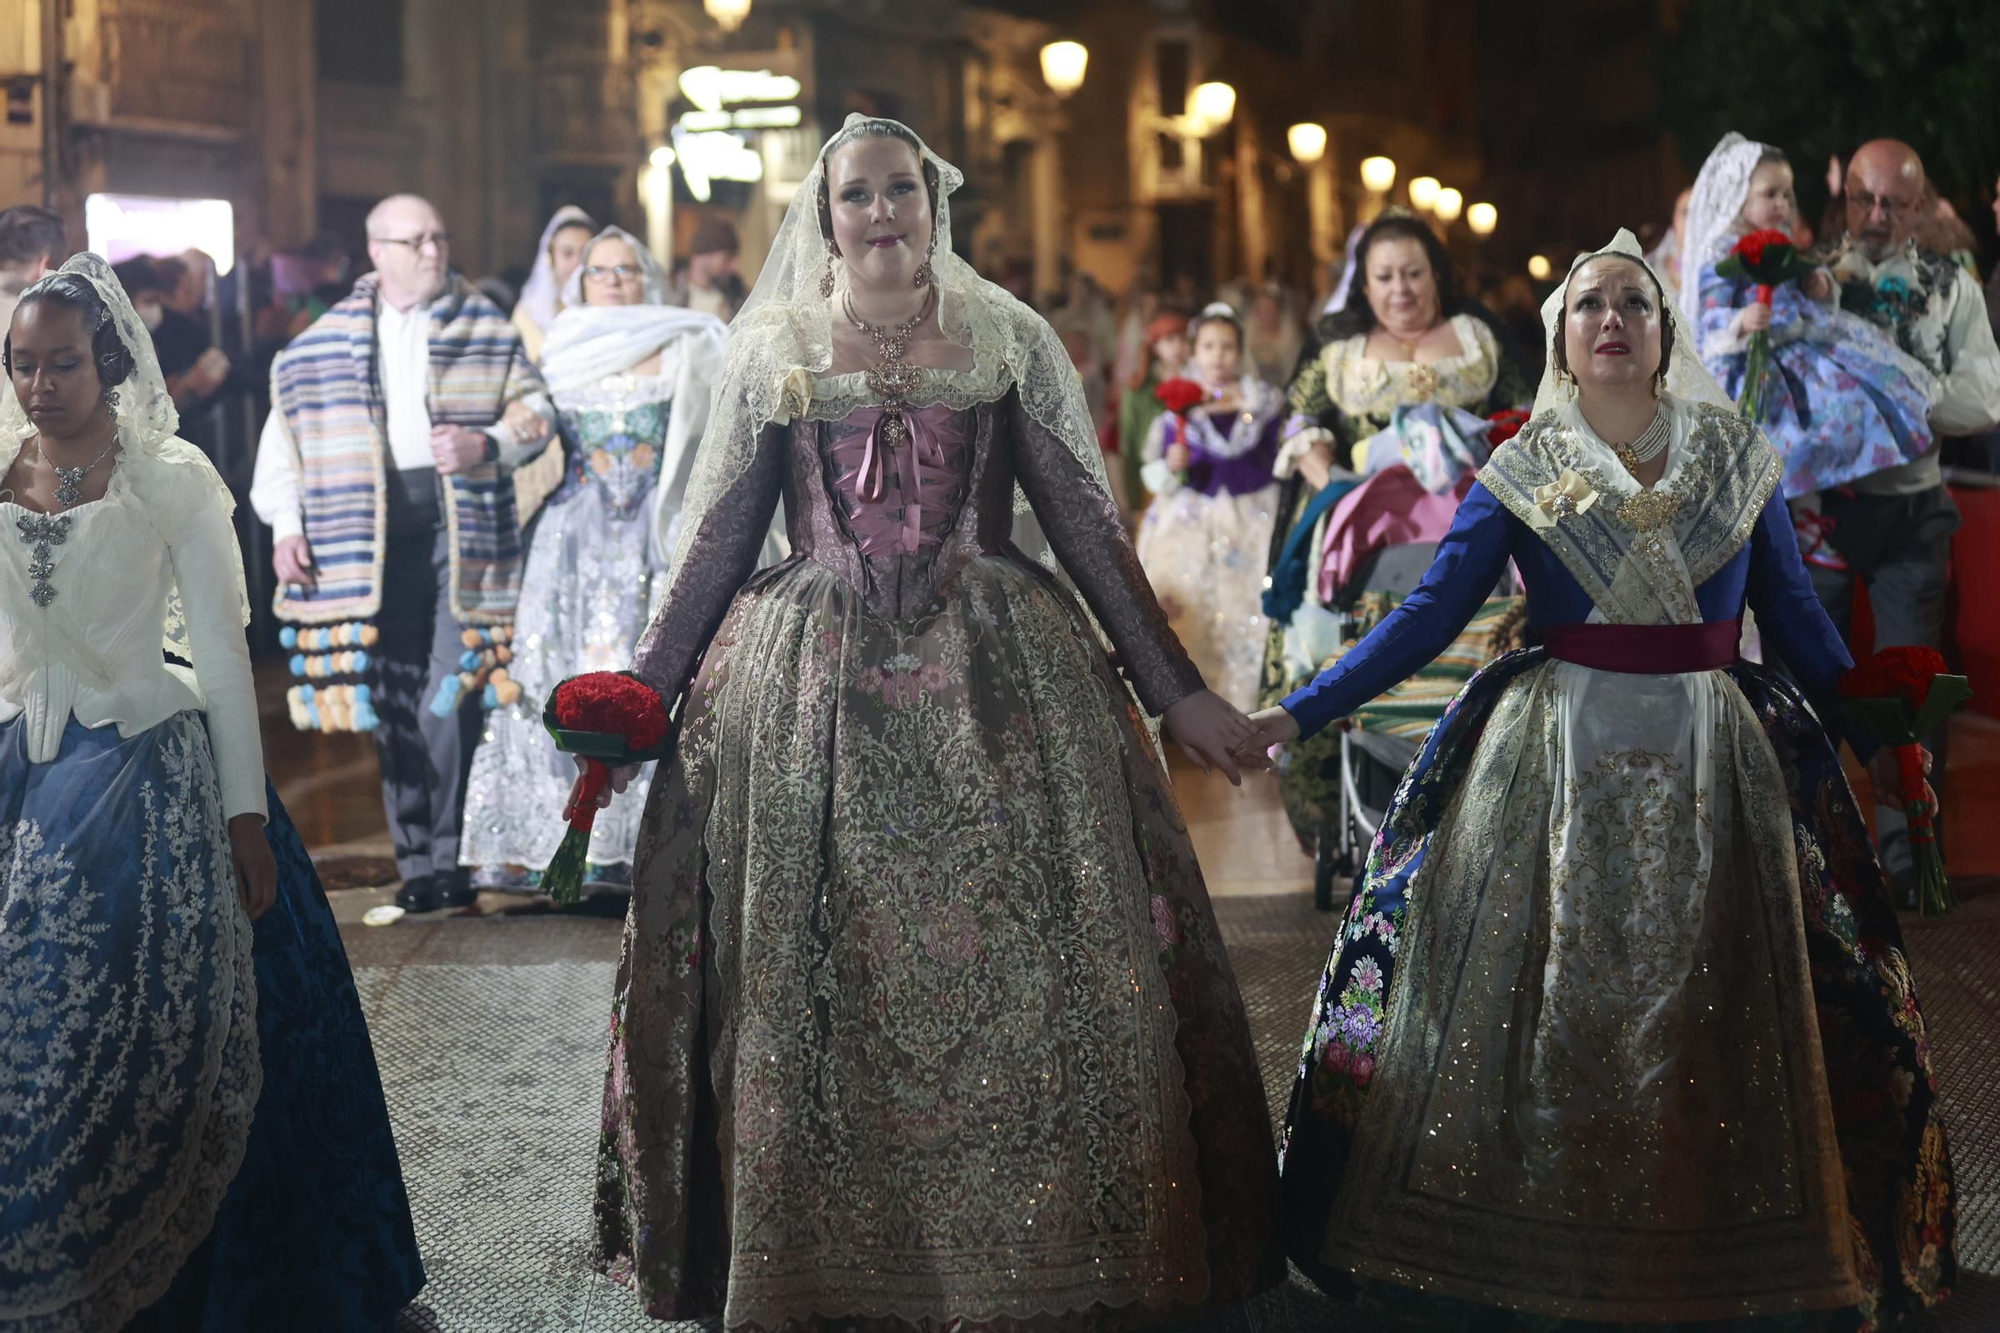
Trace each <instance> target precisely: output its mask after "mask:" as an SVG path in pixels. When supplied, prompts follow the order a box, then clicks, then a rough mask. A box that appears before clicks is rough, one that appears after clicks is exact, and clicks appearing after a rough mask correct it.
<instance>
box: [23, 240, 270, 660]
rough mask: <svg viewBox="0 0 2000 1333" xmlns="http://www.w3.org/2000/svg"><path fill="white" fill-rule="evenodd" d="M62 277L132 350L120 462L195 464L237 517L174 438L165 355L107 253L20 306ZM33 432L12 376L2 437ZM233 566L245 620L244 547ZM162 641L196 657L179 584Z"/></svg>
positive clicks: (210, 478) (225, 494)
mask: <svg viewBox="0 0 2000 1333" xmlns="http://www.w3.org/2000/svg"><path fill="white" fill-rule="evenodd" d="M64 274H71V275H74V276H76V277H79V278H82V279H83V280H84V281H85V282H88V283H89V284H90V285H91V286H92V287H93V288H95V289H96V291H97V295H98V297H99V299H101V300H102V301H103V302H104V308H105V310H106V312H107V315H108V318H109V319H110V321H111V323H112V325H113V327H115V328H116V329H117V330H118V340H119V341H120V342H122V343H124V344H125V350H126V351H128V352H130V353H131V354H132V373H131V374H130V375H127V376H126V377H125V382H124V383H123V384H120V385H118V386H117V392H118V405H117V407H116V408H114V409H113V415H114V416H115V417H116V418H117V421H118V445H119V451H120V454H121V458H120V459H119V464H120V466H123V465H124V462H125V459H126V458H129V457H137V458H140V459H145V460H148V461H151V462H155V463H161V464H165V465H167V466H171V467H186V468H190V469H193V470H194V472H195V473H196V474H198V475H200V476H201V477H202V478H203V480H205V481H207V482H208V483H209V484H210V485H211V486H212V488H213V490H214V494H215V500H216V503H218V504H220V505H221V506H222V512H223V513H224V514H225V515H230V516H233V515H234V514H235V513H236V497H234V496H233V495H231V494H230V493H229V487H228V486H226V485H225V484H224V483H223V480H222V477H221V475H220V474H219V473H217V472H216V470H215V465H214V464H212V463H210V462H209V461H208V456H207V455H206V454H204V453H202V452H201V450H199V449H197V448H195V447H194V446H193V445H191V444H189V443H188V442H187V441H186V440H181V439H176V438H175V436H174V432H175V431H177V430H179V429H180V424H181V414H180V413H179V412H178V411H177V410H176V409H175V407H174V399H173V395H172V394H169V393H168V392H167V381H166V377H165V376H164V375H162V374H161V373H160V358H159V357H158V356H157V355H155V354H154V352H153V335H152V334H150V333H148V332H147V331H146V326H145V324H144V322H142V321H141V320H140V318H139V312H138V311H137V310H134V309H133V308H132V301H131V298H129V297H127V296H126V295H125V286H124V284H123V283H121V282H119V281H118V277H117V275H116V274H114V273H113V272H112V271H111V265H109V264H107V263H106V262H105V261H104V259H103V257H102V256H100V255H95V254H92V253H90V252H89V251H85V252H84V253H82V254H80V255H77V256H75V257H74V258H72V259H71V260H69V262H67V263H65V264H64V265H63V266H62V267H61V268H59V269H57V270H56V271H55V272H54V273H52V274H50V275H49V276H48V277H45V278H43V279H42V280H41V281H40V282H37V283H35V284H33V285H32V286H30V287H29V288H28V289H27V290H26V291H24V292H22V293H21V301H22V303H23V304H25V303H26V302H28V301H30V300H32V299H34V296H35V293H36V291H37V290H38V289H39V288H42V287H44V286H46V285H47V284H48V283H49V282H51V281H52V280H53V279H55V278H58V277H60V276H62V275H64ZM34 433H35V427H34V424H33V423H32V422H30V421H29V420H28V413H27V409H25V408H24V407H22V405H21V402H20V400H19V399H18V398H16V397H15V396H14V386H13V377H12V376H8V377H7V386H6V390H5V392H4V393H0V439H6V440H14V441H19V440H25V439H26V438H27V437H28V436H30V435H33V434H34ZM141 466H143V464H142V465H141ZM230 540H231V542H232V543H233V542H234V541H235V537H234V534H233V533H232V535H231V538H230ZM235 569H236V598H237V602H238V604H239V605H240V606H241V608H242V616H243V624H245V625H248V624H249V623H250V593H249V589H248V588H247V587H246V586H245V583H244V577H243V556H242V552H241V551H240V550H239V551H238V552H237V556H236V561H235ZM161 642H162V644H163V645H164V647H165V648H166V650H167V651H168V652H170V653H173V654H174V655H175V656H177V657H179V658H182V659H183V660H185V661H193V660H194V658H193V653H192V650H191V648H190V646H189V643H188V632H187V619H186V616H185V614H184V613H183V611H182V608H181V594H180V589H179V587H175V588H174V590H173V591H172V592H171V593H170V594H169V595H168V597H167V611H166V621H165V623H164V624H163V625H162V626H161Z"/></svg>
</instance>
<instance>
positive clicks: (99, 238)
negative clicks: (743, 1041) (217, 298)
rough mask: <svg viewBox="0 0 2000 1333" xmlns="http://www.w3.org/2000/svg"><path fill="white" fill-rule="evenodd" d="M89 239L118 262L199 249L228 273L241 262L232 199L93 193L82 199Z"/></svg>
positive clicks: (217, 271)
mask: <svg viewBox="0 0 2000 1333" xmlns="http://www.w3.org/2000/svg"><path fill="white" fill-rule="evenodd" d="M83 229H84V236H85V238H86V243H87V244H88V245H89V246H90V248H91V249H92V250H94V251H96V252H97V253H98V254H100V255H103V256H104V257H105V258H106V259H108V260H110V261H111V262H112V263H114V264H118V263H122V262H124V261H125V260H127V259H132V258H135V257H137V256H139V255H158V256H165V255H178V254H180V253H182V252H183V251H187V250H199V251H201V252H202V253H203V254H205V255H207V256H208V257H209V258H210V259H211V260H213V261H214V262H215V275H216V276H217V277H223V276H225V275H227V274H228V272H229V270H230V269H232V268H234V267H235V266H236V211H235V210H234V209H233V208H231V207H230V205H229V201H228V200H227V199H165V198H160V197H158V196H155V195H145V194H93V195H91V196H89V197H88V198H86V199H85V200H84V201H83Z"/></svg>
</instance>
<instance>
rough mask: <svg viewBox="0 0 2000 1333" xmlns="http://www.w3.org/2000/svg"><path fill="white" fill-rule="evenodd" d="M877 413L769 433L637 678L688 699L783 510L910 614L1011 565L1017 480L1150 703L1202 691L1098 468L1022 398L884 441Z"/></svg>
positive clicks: (810, 554) (719, 512)
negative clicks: (778, 509) (988, 568)
mask: <svg viewBox="0 0 2000 1333" xmlns="http://www.w3.org/2000/svg"><path fill="white" fill-rule="evenodd" d="M881 415H882V412H881V408H880V407H879V406H866V407H862V408H859V409H857V410H856V411H854V412H852V413H850V414H849V415H848V416H847V417H846V418H845V419H843V420H840V421H816V420H812V419H808V418H796V419H794V420H793V421H791V422H790V423H789V424H787V425H782V426H780V425H775V424H772V425H766V426H765V427H764V429H763V431H762V432H761V433H760V435H759V437H758V444H757V454H756V457H755V459H754V460H753V462H752V464H751V465H750V466H749V467H748V468H746V469H745V470H744V472H743V474H742V475H741V476H739V477H738V478H736V480H735V481H734V482H733V483H732V484H731V486H730V489H729V490H728V492H727V493H726V494H725V495H724V496H723V497H722V498H721V499H719V500H718V501H717V502H716V503H715V504H714V505H713V506H712V507H711V508H710V509H709V510H708V511H707V512H706V513H705V514H704V515H703V516H702V518H701V521H700V526H699V528H698V529H697V530H696V531H695V533H694V534H693V536H692V538H691V539H690V540H688V541H687V542H686V543H685V550H684V551H683V552H682V554H681V559H682V561H683V562H684V565H685V566H686V567H685V568H683V569H679V570H676V571H675V578H674V583H673V589H672V592H671V593H670V594H669V596H668V598H667V600H666V602H665V603H664V604H663V605H662V606H661V608H660V611H659V614H658V615H657V616H656V617H655V618H654V621H653V624H652V626H651V628H649V629H648V630H647V631H646V633H645V635H644V636H643V637H642V638H641V639H640V642H639V646H638V648H637V650H636V652H635V653H634V656H633V670H634V671H635V672H636V673H637V674H638V675H639V676H641V677H642V678H644V679H645V680H646V681H647V682H648V683H650V684H652V685H653V686H654V688H656V689H658V690H659V691H660V693H661V694H662V696H663V697H665V698H666V699H667V700H668V701H669V703H671V702H672V701H674V700H676V699H678V698H679V697H680V694H681V691H682V689H683V688H684V686H685V683H686V681H687V680H688V679H689V678H690V677H691V676H692V674H693V672H694V669H695V666H696V665H697V663H698V661H699V659H700V656H701V654H702V652H703V651H704V650H705V648H706V647H707V644H708V640H709V638H710V636H711V635H713V634H714V632H715V629H716V627H717V626H718V625H719V624H720V623H721V621H722V617H723V614H724V613H725V612H726V611H727V610H728V609H729V605H730V603H731V601H732V600H733V599H734V598H735V596H736V594H737V592H738V590H740V589H742V588H743V587H744V586H745V584H746V583H750V582H751V581H752V580H751V575H752V573H753V572H754V571H755V568H756V561H757V553H758V549H759V546H760V544H761V541H762V534H763V533H764V531H765V529H766V527H767V526H768V524H769V521H770V515H771V511H772V508H773V507H774V506H776V505H777V504H778V503H779V502H780V500H782V501H783V503H784V505H785V518H786V527H787V530H788V532H789V535H790V538H791V545H792V558H791V559H790V560H788V561H786V562H785V563H784V564H782V565H779V566H777V567H776V568H774V569H771V570H766V571H764V572H763V573H761V574H757V576H756V583H757V584H758V585H762V584H763V583H764V582H765V581H766V580H770V579H775V578H780V577H783V576H784V574H785V573H786V572H787V571H789V570H791V569H794V568H796V567H797V565H798V564H799V562H801V561H811V562H813V563H816V564H818V565H821V566H823V567H825V568H827V569H829V570H831V571H833V572H834V573H836V574H838V575H839V576H840V577H841V578H842V579H843V580H844V581H845V582H846V583H848V584H849V585H850V586H851V587H853V589H854V590H855V592H856V594H857V595H858V596H859V597H860V599H861V601H862V603H863V605H864V607H865V608H866V610H867V611H868V613H869V614H871V615H873V616H876V617H878V618H880V619H883V620H889V621H909V620H914V619H917V618H919V617H922V616H924V615H926V614H929V613H930V612H932V611H934V610H936V609H937V608H938V607H939V606H940V605H941V604H942V601H943V599H945V598H948V597H950V596H953V595H954V593H955V591H956V586H957V582H958V580H959V578H960V577H961V575H963V574H964V572H965V570H966V568H967V566H968V565H970V564H972V563H973V562H974V561H975V560H978V559H981V558H995V557H998V558H1007V559H1011V560H1014V561H1017V562H1019V563H1021V564H1022V565H1025V566H1027V567H1029V568H1034V569H1039V568H1040V567H1039V566H1038V565H1036V564H1035V563H1034V562H1033V561H1031V560H1029V559H1028V557H1027V556H1025V555H1023V554H1022V553H1021V551H1020V550H1019V549H1018V548H1017V547H1015V546H1014V544H1013V542H1012V540H1011V538H1012V533H1013V524H1014V490H1015V485H1016V483H1017V482H1018V483H1019V485H1020V487H1021V489H1022V490H1023V491H1025V492H1026V493H1027V496H1028V500H1029V502H1030V503H1031V504H1032V505H1033V506H1034V510H1035V516H1036V518H1037V519H1038V520H1039V521H1040V523H1041V527H1042V531H1043V533H1044V535H1045V536H1046V537H1047V538H1048V541H1049V545H1050V547H1051V548H1052V549H1053V550H1054V551H1055V553H1056V555H1057V557H1058V558H1059V559H1060V560H1061V561H1062V564H1063V568H1064V570H1065V572H1067V573H1068V575H1069V576H1070V579H1071V580H1072V581H1073V582H1074V583H1075V585H1076V588H1077V590H1078V591H1079V592H1081V593H1082V594H1083V596H1084V599H1085V600H1086V601H1087V602H1088V603H1089V604H1090V609H1091V610H1092V611H1093V612H1094V613H1095V614H1096V616H1097V619H1098V621H1099V623H1100V624H1102V625H1103V626H1104V630H1105V633H1106V634H1107V635H1108V636H1109V637H1110V639H1111V642H1112V644H1113V645H1114V647H1115V648H1116V649H1117V657H1118V661H1119V664H1120V666H1121V668H1122V669H1123V670H1124V672H1125V674H1126V676H1127V677H1128V678H1129V679H1130V680H1131V682H1132V685H1133V688H1134V690H1135V691H1136V692H1137V694H1138V696H1139V699H1140V702H1141V703H1143V704H1144V705H1145V706H1146V707H1147V709H1148V710H1150V711H1152V712H1154V713H1159V712H1163V711H1165V709H1166V708H1167V707H1168V706H1169V705H1171V704H1173V703H1175V702H1176V701H1178V700H1179V699H1181V698H1183V697H1185V696H1186V695H1188V694H1191V693H1193V692H1195V691H1196V690H1199V689H1201V688H1202V680H1201V675H1200V673H1199V672H1198V671H1197V670H1196V669H1195V667H1194V664H1193V663H1192V662H1191V661H1189V659H1188V656H1187V653H1186V652H1185V651H1184V650H1183V649H1182V648H1181V645H1180V641H1179V639H1177V638H1176V637H1175V636H1174V633H1173V630H1172V629H1170V628H1169V627H1168V624H1167V618H1166V616H1165V614H1164V613H1162V612H1161V610H1160V607H1159V603H1158V601H1157V600H1156V599H1155V598H1154V596H1153V591H1152V587H1151V585H1149V584H1148V583H1147V581H1146V577H1145V574H1144V572H1143V571H1142V570H1141V569H1140V567H1139V559H1138V556H1137V555H1136V554H1135V553H1134V552H1133V550H1132V543H1131V540H1130V538H1129V537H1128V536H1127V535H1126V532H1125V527H1124V524H1123V522H1122V521H1121V519H1120V516H1119V513H1118V508H1117V505H1116V504H1115V502H1113V500H1112V499H1111V497H1110V496H1109V495H1108V494H1107V493H1106V492H1105V490H1104V487H1103V486H1102V485H1100V484H1099V483H1098V482H1097V481H1096V479H1095V478H1093V477H1092V476H1090V475H1089V473H1088V472H1087V471H1086V469H1085V467H1084V464H1083V463H1082V461H1081V460H1079V459H1078V458H1077V457H1076V456H1075V455H1074V454H1072V453H1071V452H1070V451H1069V448H1068V447H1067V446H1066V445H1065V444H1064V443H1063V442H1062V440H1060V439H1059V438H1057V437H1056V436H1055V435H1053V434H1052V433H1050V432H1049V431H1047V430H1045V429H1044V428H1043V427H1041V426H1040V425H1039V424H1038V423H1036V422H1035V421H1034V420H1033V418H1031V417H1030V416H1028V414H1027V413H1026V412H1024V411H1022V410H1021V407H1020V402H1019V398H1018V395H1017V394H1016V393H1015V392H1014V391H1013V390H1011V389H1009V390H1008V392H1007V393H1006V394H1005V395H1004V396H1002V397H999V398H997V399H995V400H993V401H991V402H985V403H977V404H974V405H973V406H971V407H969V408H965V409H963V410H959V409H954V408H952V407H950V406H949V405H946V404H938V405H934V406H929V407H922V408H917V409H914V410H911V411H909V412H907V413H906V415H905V420H906V421H907V422H908V423H909V425H910V427H911V430H910V438H909V440H908V441H906V442H904V443H903V444H901V445H898V446H894V447H889V446H887V445H886V444H885V442H884V441H883V440H882V439H881V438H880V435H879V432H878V431H877V427H878V425H879V423H880V421H881Z"/></svg>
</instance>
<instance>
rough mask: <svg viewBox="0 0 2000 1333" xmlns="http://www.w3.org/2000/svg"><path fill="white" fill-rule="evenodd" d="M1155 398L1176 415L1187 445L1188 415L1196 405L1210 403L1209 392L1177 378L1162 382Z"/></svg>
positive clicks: (1156, 389) (1184, 479)
mask: <svg viewBox="0 0 2000 1333" xmlns="http://www.w3.org/2000/svg"><path fill="white" fill-rule="evenodd" d="M1153 397H1155V398H1157V399H1159V400H1160V406H1161V407H1164V408H1166V409H1167V411H1169V412H1171V413H1173V414H1174V421H1175V423H1176V424H1177V425H1179V426H1180V431H1181V434H1180V439H1181V442H1182V443H1186V442H1187V414H1188V413H1189V412H1191V411H1193V410H1194V407H1195V404H1197V403H1202V402H1206V401H1208V390H1207V389H1204V388H1202V387H1201V385H1199V384H1197V383H1195V382H1194V381H1193V380H1190V379H1182V378H1179V377H1176V378H1174V379H1170V380H1161V381H1160V383H1159V387H1157V388H1155V389H1154V390H1153ZM1181 480H1182V481H1183V482H1185V481H1186V480H1187V476H1186V474H1185V473H1183V474H1181Z"/></svg>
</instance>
